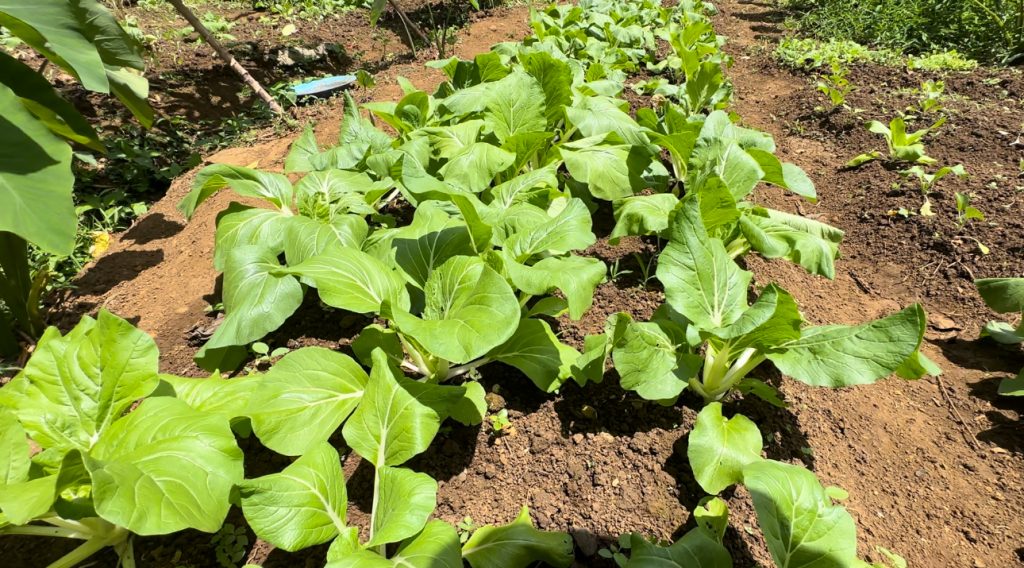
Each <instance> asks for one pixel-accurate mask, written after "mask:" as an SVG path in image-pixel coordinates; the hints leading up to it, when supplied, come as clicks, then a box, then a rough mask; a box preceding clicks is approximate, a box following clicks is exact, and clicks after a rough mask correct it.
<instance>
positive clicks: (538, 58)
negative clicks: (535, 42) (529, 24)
mask: <svg viewBox="0 0 1024 568" xmlns="http://www.w3.org/2000/svg"><path fill="white" fill-rule="evenodd" d="M520 63H522V65H523V69H524V70H525V71H526V72H527V73H529V74H530V75H531V76H533V78H534V79H536V80H537V82H538V83H540V87H541V89H542V90H543V91H544V101H545V104H544V109H545V112H546V115H547V124H548V126H555V125H556V124H558V122H559V121H560V120H562V118H563V117H564V116H565V115H564V109H565V107H567V106H569V105H570V104H572V70H571V69H570V68H569V65H568V64H566V63H565V62H563V61H559V60H558V59H555V58H554V57H553V56H552V55H551V54H548V53H545V52H543V51H536V52H533V53H528V54H525V55H524V56H522V57H521V58H520Z"/></svg>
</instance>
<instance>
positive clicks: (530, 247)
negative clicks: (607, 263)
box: [505, 199, 597, 262]
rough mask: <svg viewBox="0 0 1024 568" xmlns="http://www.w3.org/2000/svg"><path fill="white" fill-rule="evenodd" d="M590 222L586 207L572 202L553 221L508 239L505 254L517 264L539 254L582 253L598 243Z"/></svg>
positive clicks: (575, 201)
mask: <svg viewBox="0 0 1024 568" xmlns="http://www.w3.org/2000/svg"><path fill="white" fill-rule="evenodd" d="M592 222H593V219H592V217H591V216H590V211H589V210H588V209H587V206H586V204H584V203H583V201H582V200H579V199H571V200H569V202H568V205H566V207H565V209H562V210H561V211H560V212H559V213H558V215H556V216H555V217H549V218H548V220H546V221H544V222H543V223H539V224H537V225H535V226H532V227H529V228H524V229H523V230H521V231H519V232H517V233H515V234H513V235H511V236H510V237H508V238H507V239H506V240H505V250H506V251H508V252H509V253H511V255H512V256H513V257H514V258H515V259H516V260H517V261H519V262H525V261H526V260H527V259H529V258H530V257H532V256H533V255H536V254H540V253H546V252H554V253H566V252H569V251H571V250H578V249H585V248H587V247H589V246H590V245H592V244H594V242H595V241H596V240H597V237H595V236H594V233H593V231H591V224H592Z"/></svg>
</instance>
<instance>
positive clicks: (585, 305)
mask: <svg viewBox="0 0 1024 568" xmlns="http://www.w3.org/2000/svg"><path fill="white" fill-rule="evenodd" d="M505 270H506V271H507V272H508V276H509V278H510V279H511V280H512V283H513V284H514V285H515V287H516V288H519V289H520V290H522V291H523V292H526V293H527V294H532V295H534V296H541V295H544V294H548V293H550V292H552V291H553V290H555V289H558V290H561V291H562V294H563V295H564V296H565V299H566V300H567V301H568V305H569V317H571V318H572V319H574V320H578V319H580V318H582V317H583V314H584V313H586V311H587V310H589V309H590V306H591V305H592V304H593V303H594V290H595V289H596V288H597V286H598V285H599V284H601V282H603V281H604V278H605V275H606V274H607V273H608V267H606V266H605V264H604V263H603V262H601V261H600V260H598V259H596V258H587V257H581V256H567V257H556V256H552V257H548V258H545V259H543V260H541V261H539V262H537V263H536V264H534V265H533V266H526V265H524V264H519V263H517V262H514V261H510V262H508V263H506V264H505Z"/></svg>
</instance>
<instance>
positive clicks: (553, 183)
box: [484, 165, 558, 209]
mask: <svg viewBox="0 0 1024 568" xmlns="http://www.w3.org/2000/svg"><path fill="white" fill-rule="evenodd" d="M557 169H558V168H556V167H555V166H553V165H548V166H544V167H543V168H538V169H535V170H530V171H528V172H526V173H524V174H522V175H518V176H516V177H514V178H512V179H510V180H508V181H506V182H504V183H502V184H499V185H496V186H494V187H493V188H491V189H490V190H488V191H487V192H485V194H484V195H488V194H489V195H490V197H491V202H490V205H491V206H492V207H497V208H501V209H508V208H509V207H511V206H512V205H514V204H516V203H526V202H529V201H530V200H531V199H533V198H534V197H536V196H538V195H544V196H546V195H547V194H548V193H549V192H550V191H551V190H552V189H557V188H558V176H557V174H556V172H557Z"/></svg>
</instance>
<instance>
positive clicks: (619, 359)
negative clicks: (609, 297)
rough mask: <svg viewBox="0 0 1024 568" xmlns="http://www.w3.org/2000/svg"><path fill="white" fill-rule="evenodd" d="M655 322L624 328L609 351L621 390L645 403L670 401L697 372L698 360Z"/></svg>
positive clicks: (699, 361) (679, 340)
mask: <svg viewBox="0 0 1024 568" xmlns="http://www.w3.org/2000/svg"><path fill="white" fill-rule="evenodd" d="M675 335H676V334H670V333H669V332H668V331H666V329H663V328H662V327H661V326H660V325H659V324H658V323H655V322H633V323H630V324H629V325H628V326H626V328H625V330H624V331H623V333H622V335H621V337H620V338H619V340H618V341H616V343H615V346H614V349H612V360H613V361H614V362H615V370H616V371H618V372H619V377H620V378H619V382H620V384H621V385H622V388H624V389H626V390H631V391H635V392H636V393H637V394H638V395H640V397H641V398H644V399H646V400H659V401H661V400H674V399H675V398H677V397H678V396H679V395H680V393H682V392H683V389H685V388H686V384H687V381H688V380H689V379H691V378H693V377H694V376H696V374H697V371H699V370H700V364H701V361H702V360H701V358H700V356H698V355H695V354H693V353H690V352H689V349H688V348H687V347H686V346H685V345H682V346H680V343H683V342H684V341H685V340H684V339H683V338H682V337H677V336H675Z"/></svg>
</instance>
